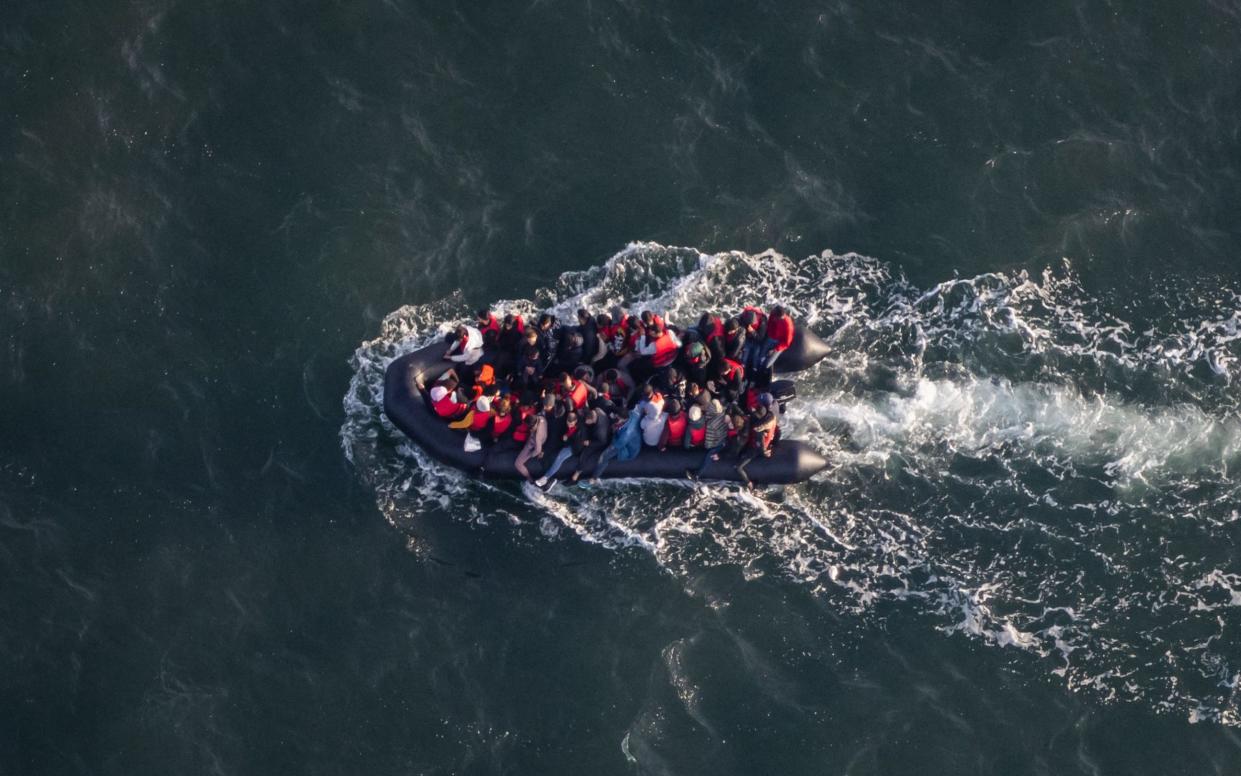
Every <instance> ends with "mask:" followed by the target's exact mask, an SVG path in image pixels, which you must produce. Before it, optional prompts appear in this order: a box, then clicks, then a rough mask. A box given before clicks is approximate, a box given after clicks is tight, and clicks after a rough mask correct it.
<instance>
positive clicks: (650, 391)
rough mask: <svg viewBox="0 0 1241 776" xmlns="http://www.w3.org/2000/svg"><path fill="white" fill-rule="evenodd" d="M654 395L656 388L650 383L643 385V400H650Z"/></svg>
mask: <svg viewBox="0 0 1241 776" xmlns="http://www.w3.org/2000/svg"><path fill="white" fill-rule="evenodd" d="M654 395H655V386H653V385H651V384H650V383H643V384H642V398H643V399H650V398H651V397H653V396H654Z"/></svg>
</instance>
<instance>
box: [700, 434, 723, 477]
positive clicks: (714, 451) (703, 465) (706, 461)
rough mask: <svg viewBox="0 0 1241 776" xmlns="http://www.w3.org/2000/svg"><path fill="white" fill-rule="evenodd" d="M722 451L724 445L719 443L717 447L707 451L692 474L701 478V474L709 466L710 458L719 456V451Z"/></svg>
mask: <svg viewBox="0 0 1241 776" xmlns="http://www.w3.org/2000/svg"><path fill="white" fill-rule="evenodd" d="M723 449H724V443H723V442H720V443H719V444H718V445H716V446H715V447H713V448H711V449H710V450H708V451H707V453H706V455H704V456H703V457H702V463H700V464H698V469H697V470H696V471H695V472H694V474H696V475H698V476H699V477H701V476H702V473H703V472H705V471H706V470H707V467H708V466H709V465H710V464H711V456H713V455H719V453H720V451H721V450H723Z"/></svg>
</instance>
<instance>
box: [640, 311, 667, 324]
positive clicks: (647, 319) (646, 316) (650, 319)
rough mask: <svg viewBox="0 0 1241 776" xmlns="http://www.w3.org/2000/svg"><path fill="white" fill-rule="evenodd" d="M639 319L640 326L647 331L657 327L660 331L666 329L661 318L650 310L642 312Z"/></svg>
mask: <svg viewBox="0 0 1241 776" xmlns="http://www.w3.org/2000/svg"><path fill="white" fill-rule="evenodd" d="M641 318H642V325H643V326H645V327H646V328H648V329H649V328H651V327H652V326H655V327H658V328H660V329H666V328H668V327H667V326H666V325H665V324H664V319H663V317H661V316H659V315H657V314H655V313H653V312H651V311H650V310H643V311H642V316H641Z"/></svg>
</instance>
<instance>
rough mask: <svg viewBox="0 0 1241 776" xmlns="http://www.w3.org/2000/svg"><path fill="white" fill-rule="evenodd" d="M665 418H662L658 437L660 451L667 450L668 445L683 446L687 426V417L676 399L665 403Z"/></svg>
mask: <svg viewBox="0 0 1241 776" xmlns="http://www.w3.org/2000/svg"><path fill="white" fill-rule="evenodd" d="M667 416H668V417H667V418H666V419H665V420H664V431H663V434H662V435H661V436H660V439H659V449H660V452H662V451H664V450H667V449H668V445H672V446H673V447H684V446H685V432H686V429H687V427H688V426H689V417H688V416H686V414H685V411H684V409H683V408H682V407H681V402H679V401H677V400H676V399H669V400H668V404H667Z"/></svg>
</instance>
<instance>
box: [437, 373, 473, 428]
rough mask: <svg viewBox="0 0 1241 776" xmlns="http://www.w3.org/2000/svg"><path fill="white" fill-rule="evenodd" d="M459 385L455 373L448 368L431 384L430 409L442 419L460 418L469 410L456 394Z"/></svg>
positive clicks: (459, 382)
mask: <svg viewBox="0 0 1241 776" xmlns="http://www.w3.org/2000/svg"><path fill="white" fill-rule="evenodd" d="M460 385H461V381H460V380H458V379H457V373H456V372H454V371H453V370H451V369H449V370H448V371H447V372H445V373H444V374H443V375H442V376H441V377H440V379H439V380H437V381H436V382H435V385H432V386H431V409H432V410H434V411H435V414H436V415H438V416H440V417H441V418H443V419H444V420H460V419H461V418H463V417H465V413H467V412H469V410H470V405H469V404H467V403H466V402H464V401H462V400H461V398H460V397H459V396H458V395H457V389H458V388H459V387H460Z"/></svg>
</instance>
